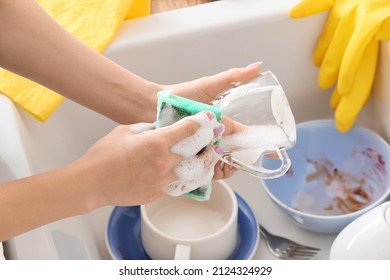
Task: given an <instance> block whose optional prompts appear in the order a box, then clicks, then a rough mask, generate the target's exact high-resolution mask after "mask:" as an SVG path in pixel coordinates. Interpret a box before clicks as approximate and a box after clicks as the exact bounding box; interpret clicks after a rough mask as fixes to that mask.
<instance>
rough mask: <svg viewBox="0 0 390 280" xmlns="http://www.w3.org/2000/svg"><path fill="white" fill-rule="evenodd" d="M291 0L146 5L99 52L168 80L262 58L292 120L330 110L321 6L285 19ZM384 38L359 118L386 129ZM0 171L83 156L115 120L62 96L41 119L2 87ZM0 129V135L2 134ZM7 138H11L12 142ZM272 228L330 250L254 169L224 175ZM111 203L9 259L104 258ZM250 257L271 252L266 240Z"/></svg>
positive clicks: (387, 56)
mask: <svg viewBox="0 0 390 280" xmlns="http://www.w3.org/2000/svg"><path fill="white" fill-rule="evenodd" d="M295 3H296V0H279V1H276V2H275V1H267V0H241V1H235V0H224V1H216V2H212V3H208V4H203V5H199V6H194V7H191V8H187V9H180V10H174V11H171V12H166V13H161V14H154V15H152V16H149V17H144V18H139V19H134V20H131V21H127V22H125V23H124V24H123V26H122V28H121V30H120V32H119V34H118V35H117V37H116V39H115V40H114V42H113V43H112V44H111V45H110V46H109V47H108V49H107V50H106V51H105V53H104V55H105V56H107V57H108V58H110V59H112V60H114V61H116V62H117V63H119V64H121V65H122V66H124V67H125V68H128V69H131V70H132V71H133V72H135V73H136V74H138V75H140V76H143V77H145V78H147V79H150V80H153V81H155V82H158V83H165V84H172V83H178V82H184V81H188V80H191V79H195V78H199V77H202V76H205V75H212V74H215V73H218V72H220V71H223V70H226V69H228V68H231V67H242V66H245V65H248V64H250V63H252V62H254V61H259V60H262V61H264V63H263V65H262V68H263V70H271V71H272V72H273V73H274V74H275V75H276V76H277V77H278V80H279V81H280V83H281V84H282V85H283V88H284V90H285V92H286V95H287V98H288V99H289V102H290V105H291V108H292V111H293V113H294V115H295V119H296V121H297V122H298V123H299V122H303V121H307V120H311V119H319V118H321V119H324V118H333V111H332V110H331V109H330V107H329V105H328V104H329V98H330V92H329V91H324V90H321V89H320V88H319V87H318V86H317V75H318V68H316V67H315V66H313V64H312V53H313V49H314V46H315V43H316V40H317V38H318V36H319V34H320V32H321V29H322V26H323V24H324V22H325V17H326V14H320V15H317V16H312V17H308V18H304V19H300V20H293V19H290V18H289V17H288V15H287V13H288V10H289V9H290V8H291V7H292V5H293V4H295ZM389 68H390V44H387V43H384V44H383V48H382V54H381V61H380V64H379V73H378V77H377V81H376V85H375V94H374V95H373V98H372V99H371V101H370V102H369V103H368V104H367V106H366V107H365V108H364V110H363V111H362V113H361V114H360V116H359V118H358V123H359V124H360V125H363V126H365V127H368V128H370V129H372V130H374V131H376V132H378V133H380V134H381V135H382V136H383V137H384V138H385V139H388V135H389V133H390V122H389V121H388V120H390V118H389V116H388V114H389V113H388V111H389V110H388V109H386V107H388V104H389V100H388V98H389V97H387V96H386V95H385V94H384V93H385V92H386V91H387V92H388V91H389V90H390V85H389V81H388V80H386V79H384V78H383V77H385V73H387V77H388V76H389V73H390V69H389ZM0 123H1V125H0V135H1V137H0V170H1V171H0V177H1V178H3V179H4V178H5V179H14V178H20V177H23V176H27V175H30V174H36V173H39V172H43V171H47V170H50V169H53V168H56V167H59V166H62V165H64V164H66V163H69V162H71V161H73V160H75V159H77V158H78V157H79V156H81V155H82V154H83V153H84V152H85V151H86V149H87V148H89V147H90V146H91V145H92V144H93V143H94V142H95V141H97V140H98V139H100V138H101V137H102V136H103V135H105V134H106V133H107V132H109V131H110V130H111V129H112V128H114V127H115V125H116V123H115V122H113V121H111V120H109V119H107V118H105V117H103V116H101V115H98V114H97V113H95V112H93V111H90V110H88V109H86V108H84V107H82V106H80V105H78V104H76V103H74V102H72V101H69V100H65V101H64V102H63V103H62V104H61V106H60V107H59V108H58V110H57V111H56V112H55V113H54V114H53V116H52V117H51V118H50V119H49V120H48V121H47V122H46V123H40V122H38V121H36V120H35V119H34V118H32V117H31V116H30V115H28V114H27V113H26V112H24V111H23V110H22V109H20V108H17V107H15V105H14V104H13V103H12V102H11V101H9V100H8V99H7V98H6V97H4V96H1V95H0ZM3 135H4V136H3ZM11 143H12V145H11ZM227 182H228V183H229V184H230V185H231V186H232V187H233V189H234V190H235V191H236V192H237V193H239V194H240V195H241V196H242V197H243V198H244V199H245V200H246V201H247V203H248V204H249V205H250V207H251V208H252V210H253V211H254V213H255V215H256V218H257V219H258V221H259V222H261V223H262V224H263V225H264V226H265V227H267V228H268V229H269V230H270V231H272V232H275V233H280V234H283V235H286V236H288V237H291V238H293V239H295V240H296V241H298V242H302V243H306V244H308V245H312V246H315V247H320V248H321V249H322V251H321V253H320V254H319V256H318V258H321V259H327V258H328V257H329V250H330V246H331V244H332V242H333V240H334V238H335V236H334V235H319V234H314V233H311V232H307V231H304V230H302V229H300V228H298V227H296V226H295V225H294V224H292V223H291V222H290V221H289V220H288V218H287V217H285V216H284V215H283V214H282V213H281V212H279V210H278V209H277V208H276V207H275V206H274V205H273V204H272V202H271V201H270V200H269V198H268V197H267V196H266V194H265V193H264V191H263V188H262V186H261V183H260V181H259V180H258V179H256V178H254V177H251V176H249V175H245V174H243V173H240V172H237V173H236V174H235V176H233V178H231V179H229V180H227ZM111 210H112V208H111V207H104V208H101V209H97V210H95V211H93V212H91V213H90V214H88V215H84V216H78V217H72V218H68V219H65V220H62V221H58V222H55V223H52V224H49V225H45V226H43V227H41V228H38V229H35V230H33V231H31V232H27V233H25V234H22V235H20V236H17V237H15V238H13V239H11V240H9V241H7V242H6V251H7V256H8V258H10V259H109V258H110V255H109V253H108V250H107V247H106V243H105V230H106V226H107V221H108V217H109V215H110V213H111ZM260 241H261V242H260V245H259V248H258V250H257V253H256V254H255V256H254V259H273V257H272V256H271V255H270V254H269V253H268V251H267V249H266V247H265V243H264V242H263V241H262V240H260Z"/></svg>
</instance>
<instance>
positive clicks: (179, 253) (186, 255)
mask: <svg viewBox="0 0 390 280" xmlns="http://www.w3.org/2000/svg"><path fill="white" fill-rule="evenodd" d="M190 256H191V246H189V245H183V244H177V245H176V250H175V258H174V259H175V260H189V259H190Z"/></svg>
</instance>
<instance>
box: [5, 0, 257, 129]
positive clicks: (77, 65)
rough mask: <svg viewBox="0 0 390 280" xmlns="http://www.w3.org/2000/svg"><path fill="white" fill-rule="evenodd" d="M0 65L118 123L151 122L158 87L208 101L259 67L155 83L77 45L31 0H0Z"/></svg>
mask: <svg viewBox="0 0 390 280" xmlns="http://www.w3.org/2000/svg"><path fill="white" fill-rule="evenodd" d="M0 66H1V67H3V68H6V69H8V70H10V71H12V72H14V73H16V74H19V75H21V76H24V77H26V78H29V79H31V80H33V81H36V82H38V83H40V84H42V85H44V86H46V87H48V88H50V89H52V90H54V91H56V92H58V93H60V94H62V95H64V96H66V97H67V98H69V99H72V100H74V101H75V102H78V103H79V104H82V105H84V106H86V107H88V108H90V109H92V110H94V111H96V112H99V113H101V114H103V115H105V116H107V117H109V118H111V119H112V120H114V121H117V122H119V123H135V122H140V121H148V122H153V121H154V120H155V117H156V116H155V112H156V104H157V99H156V93H157V92H158V91H159V90H161V89H166V88H171V89H173V90H174V91H175V92H176V93H177V94H178V95H182V96H184V97H187V98H190V99H194V100H198V101H201V102H206V103H207V102H209V101H211V100H212V99H213V98H214V97H215V96H216V95H217V94H218V93H220V92H222V91H223V90H225V89H227V88H229V87H231V84H232V83H234V82H237V81H245V80H248V79H251V78H253V77H254V76H256V75H257V74H258V72H259V65H258V64H254V65H252V66H251V67H247V68H235V69H230V70H228V71H225V72H222V73H219V74H217V75H214V76H210V77H204V78H200V79H197V80H195V81H191V82H186V83H182V84H178V85H170V86H163V85H158V84H155V83H152V82H150V81H147V80H145V79H143V78H141V77H139V76H137V75H135V74H133V73H131V72H130V71H128V70H127V69H125V68H123V67H121V66H119V65H118V64H116V63H114V62H112V61H111V60H109V59H107V58H106V57H104V56H103V55H101V54H99V53H97V52H95V51H93V50H92V49H90V48H88V47H87V46H85V45H84V44H82V43H81V42H80V41H78V40H77V39H76V38H74V37H73V36H72V35H70V34H69V33H68V32H66V31H65V30H64V29H63V28H62V27H61V26H60V25H58V24H57V23H56V22H55V21H54V20H53V19H52V18H51V17H50V16H49V15H48V14H47V13H46V12H45V11H44V10H43V9H42V8H41V7H40V6H39V5H38V4H37V3H36V2H35V1H33V0H18V1H14V0H0Z"/></svg>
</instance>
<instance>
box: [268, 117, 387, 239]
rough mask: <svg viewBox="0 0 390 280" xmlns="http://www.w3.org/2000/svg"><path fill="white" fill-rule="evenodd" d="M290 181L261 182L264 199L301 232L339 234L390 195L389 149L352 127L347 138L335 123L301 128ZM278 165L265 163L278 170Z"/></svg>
mask: <svg viewBox="0 0 390 280" xmlns="http://www.w3.org/2000/svg"><path fill="white" fill-rule="evenodd" d="M288 154H289V156H290V158H291V162H292V165H291V168H290V170H289V171H288V172H287V174H286V175H284V176H282V177H279V178H276V179H271V180H265V179H264V180H263V183H264V187H265V191H266V193H267V194H268V195H269V197H270V198H271V199H272V201H273V202H274V203H275V204H276V205H277V206H278V207H279V208H280V209H282V211H284V212H285V213H286V214H287V215H288V216H289V217H290V218H291V220H292V221H293V222H294V223H296V224H297V225H298V226H300V227H302V228H304V229H306V230H310V231H314V232H319V233H338V232H340V231H341V230H342V229H343V228H344V227H345V226H346V225H348V224H349V223H350V222H352V221H353V220H354V219H356V218H357V217H359V216H361V215H362V214H363V213H365V212H367V211H368V210H370V209H372V208H374V207H375V206H377V205H379V204H381V203H382V202H384V201H386V200H387V198H388V196H389V193H390V187H389V182H390V169H389V165H390V146H389V144H388V143H387V142H386V141H385V140H384V139H382V138H381V137H380V136H379V135H378V134H376V133H374V132H373V131H371V130H368V129H366V128H363V127H359V126H354V127H353V128H352V129H351V130H350V131H348V132H347V133H341V132H339V131H338V130H337V129H336V128H335V123H334V121H332V120H315V121H308V122H304V123H300V124H298V125H297V144H296V146H295V147H293V148H291V149H289V150H288ZM278 164H280V163H279V161H278V160H275V159H271V158H264V159H263V165H264V167H267V168H276V167H277V166H278Z"/></svg>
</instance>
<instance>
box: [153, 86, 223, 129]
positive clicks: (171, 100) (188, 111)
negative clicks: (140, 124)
mask: <svg viewBox="0 0 390 280" xmlns="http://www.w3.org/2000/svg"><path fill="white" fill-rule="evenodd" d="M157 97H158V104H157V121H156V126H157V127H161V125H160V122H161V123H162V122H164V125H162V126H166V125H171V124H172V123H174V122H176V121H178V120H180V119H182V118H184V117H188V116H192V115H195V114H197V113H199V112H201V111H210V112H213V113H214V114H215V116H216V117H217V120H218V121H219V122H220V121H221V117H222V109H221V108H217V107H214V106H212V105H208V104H204V103H201V102H197V101H194V100H191V99H187V98H184V97H180V96H177V95H174V94H173V93H172V91H170V90H164V91H160V92H159V93H158V94H157ZM166 106H171V107H172V108H173V109H175V112H176V115H175V116H172V117H173V119H175V121H173V119H172V120H171V121H172V122H171V123H170V124H165V121H166V120H164V119H163V114H162V112H163V110H164V108H165V107H166Z"/></svg>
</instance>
